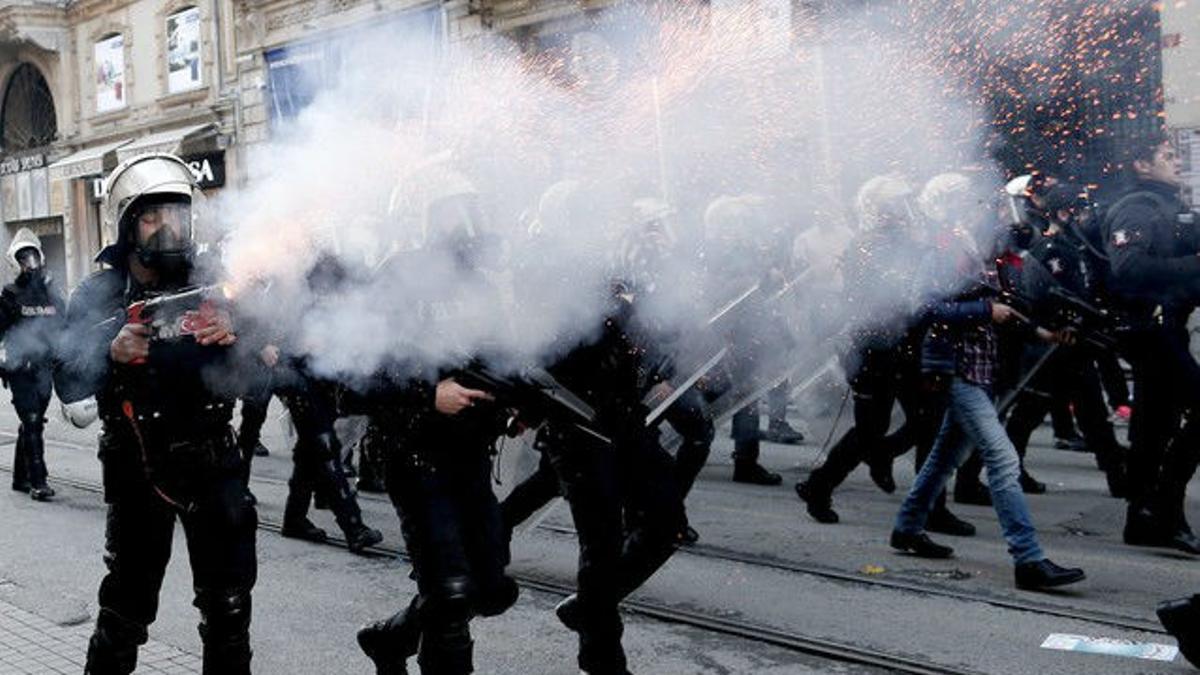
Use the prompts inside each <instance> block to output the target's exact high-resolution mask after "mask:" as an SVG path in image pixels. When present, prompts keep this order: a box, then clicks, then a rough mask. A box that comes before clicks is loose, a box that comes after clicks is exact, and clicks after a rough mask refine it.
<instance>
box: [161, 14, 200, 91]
mask: <svg viewBox="0 0 1200 675" xmlns="http://www.w3.org/2000/svg"><path fill="white" fill-rule="evenodd" d="M201 70H202V69H201V62H200V8H199V7H188V8H187V9H183V10H180V11H178V12H175V13H174V14H172V15H170V16H168V17H167V91H168V92H169V93H172V94H176V93H179V92H182V91H190V90H192V89H198V88H199V87H201V86H202V85H203V83H204V79H203V77H204V76H203V74H202V72H201Z"/></svg>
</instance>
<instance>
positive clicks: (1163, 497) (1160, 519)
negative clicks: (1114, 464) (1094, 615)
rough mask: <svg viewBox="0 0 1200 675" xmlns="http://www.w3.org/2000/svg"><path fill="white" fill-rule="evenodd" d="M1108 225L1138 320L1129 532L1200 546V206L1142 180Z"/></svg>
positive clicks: (1122, 290)
mask: <svg viewBox="0 0 1200 675" xmlns="http://www.w3.org/2000/svg"><path fill="white" fill-rule="evenodd" d="M1104 226H1105V235H1106V247H1107V252H1108V257H1109V260H1110V264H1111V267H1112V271H1111V283H1110V288H1111V289H1112V291H1113V294H1114V295H1115V296H1116V299H1117V300H1118V303H1119V307H1120V308H1121V309H1122V310H1123V313H1124V317H1125V319H1126V321H1127V322H1128V325H1129V327H1130V334H1129V338H1128V344H1127V348H1126V350H1125V351H1126V353H1127V354H1128V358H1129V360H1130V362H1131V365H1132V366H1133V388H1134V400H1135V401H1136V402H1137V405H1136V406H1135V408H1134V411H1133V418H1132V419H1131V420H1130V429H1129V434H1130V440H1131V444H1132V447H1131V449H1130V454H1129V458H1128V482H1129V487H1128V500H1129V511H1128V515H1127V517H1126V521H1125V532H1124V537H1125V541H1126V543H1129V544H1135V545H1151V546H1170V547H1175V548H1179V549H1182V550H1185V551H1189V552H1192V553H1200V539H1197V538H1196V536H1195V535H1194V534H1192V531H1191V528H1190V527H1189V526H1188V524H1187V521H1186V519H1185V517H1184V512H1183V502H1184V497H1185V492H1186V488H1187V483H1188V481H1189V480H1190V479H1191V477H1192V475H1193V474H1194V473H1195V471H1196V463H1197V453H1198V452H1200V364H1197V363H1196V360H1195V359H1194V358H1193V357H1192V355H1191V353H1190V352H1189V349H1188V332H1187V326H1186V323H1187V319H1188V316H1189V315H1190V314H1191V313H1192V311H1193V310H1194V309H1195V308H1196V305H1197V303H1198V302H1200V229H1197V223H1196V214H1195V213H1194V212H1192V211H1190V210H1188V208H1187V206H1186V205H1185V204H1184V203H1183V202H1182V201H1181V200H1180V198H1179V190H1178V187H1177V186H1173V185H1168V184H1165V183H1160V182H1157V181H1153V180H1148V179H1141V180H1138V181H1137V182H1136V183H1135V184H1133V185H1132V186H1131V187H1130V189H1129V190H1128V191H1127V192H1126V193H1125V194H1124V195H1123V196H1122V197H1121V198H1120V199H1118V200H1117V201H1116V202H1114V203H1113V205H1112V207H1110V209H1109V211H1108V214H1107V217H1106V220H1105V224H1104ZM1183 416H1186V419H1187V421H1186V422H1185V423H1183V424H1181V418H1182V417H1183Z"/></svg>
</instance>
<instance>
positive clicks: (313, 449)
mask: <svg viewBox="0 0 1200 675" xmlns="http://www.w3.org/2000/svg"><path fill="white" fill-rule="evenodd" d="M323 393H324V390H323V388H321V387H319V386H317V387H314V388H311V389H302V390H295V391H288V392H287V393H284V394H283V395H282V398H283V401H284V404H285V405H286V406H287V408H288V412H289V413H290V414H291V416H292V424H294V425H295V427H296V445H295V447H293V448H292V477H291V478H290V479H288V496H287V501H286V503H285V504H284V511H283V520H284V522H285V523H295V522H297V521H299V520H301V519H302V518H305V517H307V516H308V507H309V505H310V503H311V502H312V500H313V497H314V496H317V497H320V498H322V499H323V500H324V501H325V502H326V503H328V504H329V508H330V510H332V511H333V515H334V518H335V519H336V520H337V523H338V526H339V527H340V528H342V530H343V531H349V530H352V529H353V528H357V527H360V526H361V525H362V510H361V509H360V508H359V506H358V500H357V499H356V498H355V496H354V490H353V489H352V488H351V487H350V480H349V479H348V478H347V477H346V472H345V469H344V468H343V467H342V446H341V443H340V442H339V441H338V438H337V434H336V433H334V428H333V423H334V421H336V419H337V412H336V410H335V408H334V401H333V399H332V397H328V396H323V395H322V394H323Z"/></svg>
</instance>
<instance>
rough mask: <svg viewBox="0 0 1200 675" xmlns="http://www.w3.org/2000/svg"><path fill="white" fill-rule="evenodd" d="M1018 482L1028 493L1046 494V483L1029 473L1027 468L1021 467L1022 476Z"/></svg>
mask: <svg viewBox="0 0 1200 675" xmlns="http://www.w3.org/2000/svg"><path fill="white" fill-rule="evenodd" d="M1018 482H1020V484H1021V491H1022V492H1024V493H1025V494H1027V495H1041V494H1046V484H1045V483H1043V482H1042V481H1040V480H1038V479H1036V478H1034V477H1033V476H1031V475H1029V472H1028V471H1026V470H1025V469H1021V476H1020V478H1018Z"/></svg>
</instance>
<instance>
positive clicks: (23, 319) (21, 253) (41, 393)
mask: <svg viewBox="0 0 1200 675" xmlns="http://www.w3.org/2000/svg"><path fill="white" fill-rule="evenodd" d="M8 259H9V262H11V263H12V265H13V267H14V268H15V269H16V271H17V277H16V279H15V280H14V281H13V282H12V283H10V284H8V285H7V286H5V287H4V291H3V293H2V294H0V335H3V336H4V352H5V356H4V370H3V377H4V381H5V384H6V385H7V386H8V387H9V388H10V389H12V402H13V408H14V409H15V410H16V412H17V417H18V418H19V419H20V427H19V428H18V430H17V442H16V446H15V452H14V456H13V482H12V487H13V490H16V491H17V492H27V493H29V496H30V497H31V498H32V499H33V500H34V501H46V500H48V499H50V498H51V497H53V496H54V489H53V488H51V487H50V486H49V485H47V484H46V476H47V471H46V460H45V444H44V442H43V439H42V431H43V428H44V424H45V414H46V407H47V406H48V405H49V404H50V392H51V389H52V387H53V377H52V367H53V359H54V350H55V347H56V345H57V343H58V340H59V337H60V335H61V333H62V328H63V316H64V315H65V314H66V303H64V302H63V299H62V295H61V294H60V293H59V291H58V288H57V287H56V286H55V284H54V280H53V279H52V278H51V277H50V275H49V274H47V273H46V270H45V259H44V257H43V255H42V243H41V240H39V239H38V237H37V235H35V234H34V233H33V232H31V231H29V230H28V229H27V228H24V227H23V228H21V229H20V230H18V231H17V234H16V236H14V237H13V240H12V243H11V244H10V245H9V247H8Z"/></svg>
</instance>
